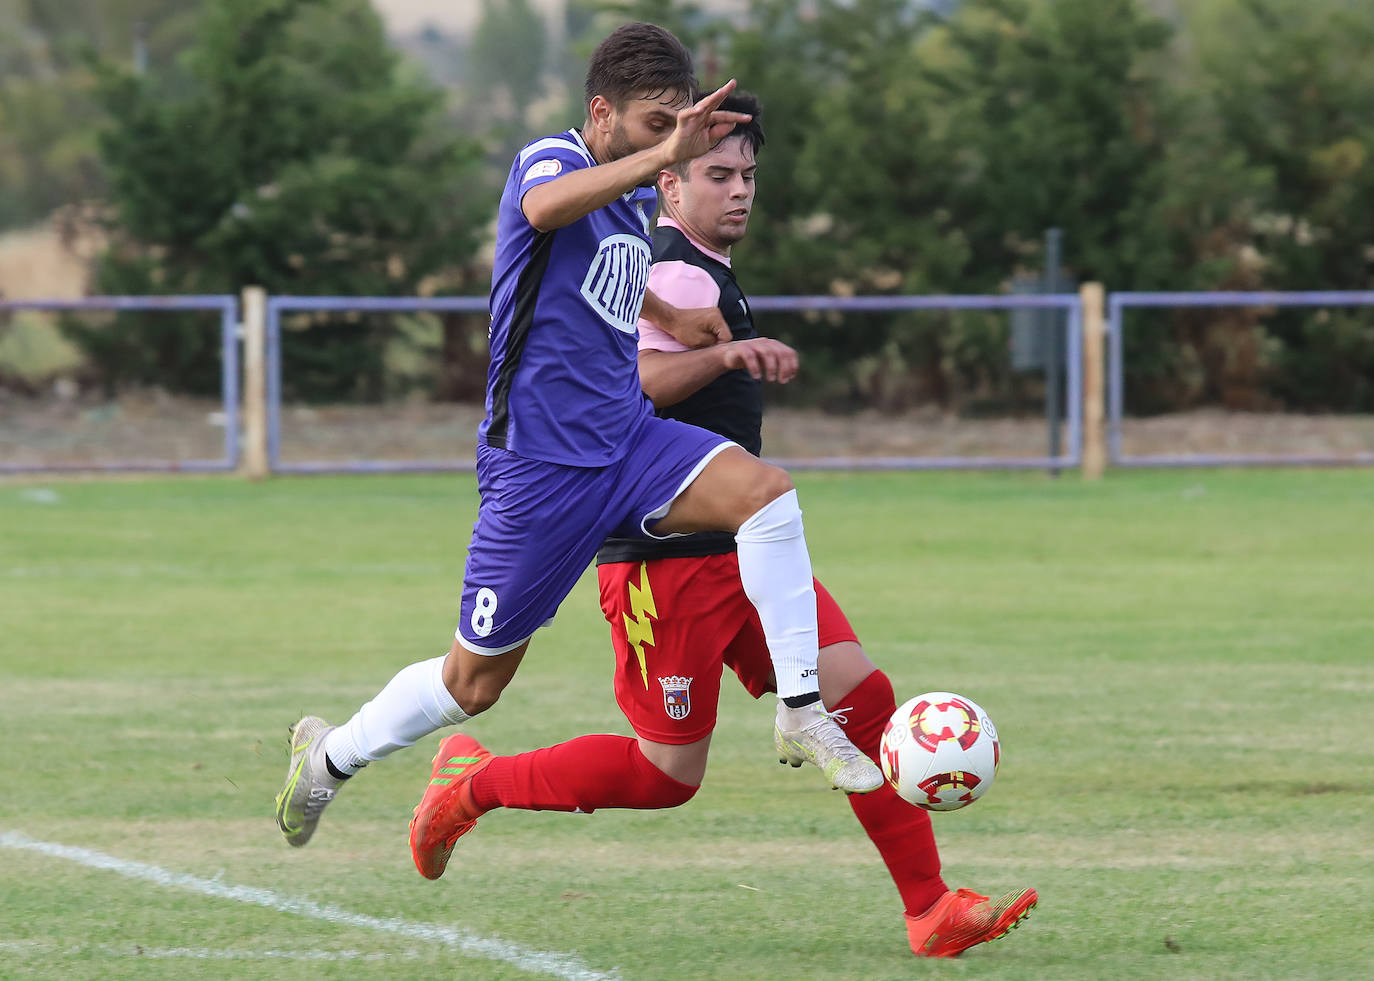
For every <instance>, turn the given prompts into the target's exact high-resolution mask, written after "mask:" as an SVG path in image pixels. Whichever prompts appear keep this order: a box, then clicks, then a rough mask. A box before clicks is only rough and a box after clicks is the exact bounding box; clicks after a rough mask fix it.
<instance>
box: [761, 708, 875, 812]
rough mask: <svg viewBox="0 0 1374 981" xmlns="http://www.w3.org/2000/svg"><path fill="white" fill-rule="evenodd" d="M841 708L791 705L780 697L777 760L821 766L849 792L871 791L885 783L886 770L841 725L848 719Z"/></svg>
mask: <svg viewBox="0 0 1374 981" xmlns="http://www.w3.org/2000/svg"><path fill="white" fill-rule="evenodd" d="M843 711H844V710H843V709H841V710H840V712H827V711H826V709H825V706H824V705H822V704H821V703H820V702H813V703H811V704H810V705H805V706H803V707H801V708H798V709H794V708H788V707H787V704H786V703H785V702H783V701H782V700H781V699H779V700H778V718H777V722H776V723H774V725H773V745H774V746H775V747H776V748H777V750H778V762H779V763H790V764H792V765H793V766H801V765H802V764H803V763H814V764H815V765H816V766H818V767H820V769H821V772H822V773H824V774H825V778H826V779H827V780H829V781H830V786H832V787H834V788H835V789H836V790H843V791H844V792H845V793H847V794H868V793H872V792H873V791H875V790H877V789H878V788H879V787H881V786H882V785H883V772H882V771H881V770H879V769H878V766H877V764H875V763H874V762H873V761H872V760H870V759H869V758H868V757H867V756H865V755H864V754H863V753H861V752H860V751H859V747H857V746H855V745H854V744H853V743H851V742H850V741H849V737H848V736H846V735H845V734H844V730H843V729H841V728H840V723H841V722H845V721H848V720H846V719H845V717H844V716H843V715H842V714H841V712H843Z"/></svg>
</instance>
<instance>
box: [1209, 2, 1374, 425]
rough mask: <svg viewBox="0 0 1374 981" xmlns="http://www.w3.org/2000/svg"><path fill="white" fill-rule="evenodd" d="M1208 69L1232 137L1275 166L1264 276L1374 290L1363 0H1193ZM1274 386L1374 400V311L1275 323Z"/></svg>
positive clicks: (1299, 400) (1360, 405)
mask: <svg viewBox="0 0 1374 981" xmlns="http://www.w3.org/2000/svg"><path fill="white" fill-rule="evenodd" d="M1193 7H1194V9H1193V11H1192V14H1193V16H1192V24H1193V30H1194V35H1195V38H1196V44H1197V51H1198V54H1197V57H1198V60H1199V62H1200V65H1201V72H1200V75H1201V76H1202V77H1203V78H1204V79H1205V80H1206V83H1207V85H1208V92H1209V95H1210V97H1211V99H1212V101H1213V103H1214V105H1215V109H1216V114H1217V118H1218V120H1219V123H1220V127H1219V128H1220V129H1221V131H1222V133H1223V134H1224V136H1225V138H1226V140H1227V141H1228V142H1229V143H1230V144H1231V145H1233V146H1235V147H1236V148H1238V150H1239V151H1240V152H1242V153H1244V154H1245V155H1246V156H1247V157H1249V158H1250V159H1251V160H1253V161H1254V162H1255V163H1256V164H1258V165H1260V166H1262V167H1264V168H1266V169H1267V170H1268V172H1269V173H1270V174H1272V177H1273V180H1272V184H1271V188H1270V190H1271V193H1270V194H1269V195H1268V196H1267V197H1266V199H1265V202H1264V203H1265V209H1264V210H1265V214H1263V215H1262V216H1260V217H1261V220H1258V221H1256V222H1255V224H1254V231H1255V238H1256V242H1257V245H1258V249H1259V252H1260V255H1261V256H1262V257H1263V259H1264V261H1265V270H1264V276H1265V279H1266V281H1267V283H1268V284H1269V285H1271V286H1273V287H1275V288H1279V289H1296V290H1312V289H1370V288H1371V287H1374V222H1371V219H1370V215H1371V214H1374V62H1372V61H1371V59H1370V57H1369V52H1370V50H1371V49H1374V17H1371V15H1370V10H1369V5H1368V4H1367V3H1363V2H1360V0H1222V2H1216V3H1213V4H1210V5H1206V6H1204V5H1201V4H1194V5H1193ZM1268 323H1269V330H1270V331H1271V332H1272V334H1273V337H1274V340H1275V344H1276V347H1277V351H1276V353H1275V355H1274V361H1275V362H1276V365H1277V366H1278V368H1279V369H1280V370H1278V371H1277V372H1276V373H1275V374H1274V376H1273V383H1272V391H1273V393H1274V394H1275V395H1276V396H1277V397H1278V398H1280V399H1282V400H1283V401H1284V402H1286V403H1287V404H1290V405H1293V406H1297V407H1302V408H1308V409H1342V410H1345V411H1350V410H1359V411H1370V410H1374V313H1371V312H1370V311H1368V310H1367V309H1366V310H1359V311H1354V312H1350V313H1340V312H1337V313H1335V314H1334V315H1332V314H1327V313H1325V312H1320V313H1315V314H1314V313H1310V312H1302V311H1285V312H1283V313H1281V314H1277V315H1275V316H1273V317H1272V318H1270V320H1269V322H1268Z"/></svg>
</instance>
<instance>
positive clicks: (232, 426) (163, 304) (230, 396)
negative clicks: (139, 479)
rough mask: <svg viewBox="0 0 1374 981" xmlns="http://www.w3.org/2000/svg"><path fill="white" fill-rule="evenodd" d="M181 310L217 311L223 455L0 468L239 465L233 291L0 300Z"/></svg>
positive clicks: (3, 305) (57, 306)
mask: <svg viewBox="0 0 1374 981" xmlns="http://www.w3.org/2000/svg"><path fill="white" fill-rule="evenodd" d="M8 310H14V311H18V310H38V311H49V312H61V311H106V310H114V311H125V310H152V311H186V310H210V311H214V310H218V311H219V314H220V375H221V378H220V395H221V397H222V399H223V401H224V454H223V456H221V457H219V458H218V459H212V460H170V459H152V460H112V461H107V462H100V461H93V462H85V463H69V464H64V463H42V464H24V463H9V462H5V461H3V460H0V473H51V472H61V471H91V470H99V471H106V472H121V471H176V470H181V471H191V472H198V473H204V472H217V471H227V470H234V469H236V468H237V467H238V465H239V347H238V336H237V334H238V324H239V300H238V297H236V296H229V295H209V296H88V297H83V298H81V299H78V300H5V299H0V311H8Z"/></svg>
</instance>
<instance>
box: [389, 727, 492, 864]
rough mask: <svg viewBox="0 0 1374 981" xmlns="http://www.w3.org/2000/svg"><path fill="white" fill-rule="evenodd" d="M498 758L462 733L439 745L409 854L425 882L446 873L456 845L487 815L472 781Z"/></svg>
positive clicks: (414, 820)
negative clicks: (476, 801)
mask: <svg viewBox="0 0 1374 981" xmlns="http://www.w3.org/2000/svg"><path fill="white" fill-rule="evenodd" d="M495 758H496V757H494V756H492V755H491V753H490V752H488V751H487V749H486V748H485V747H484V746H483V745H482V744H481V743H479V742H478V741H477V740H475V739H473V738H472V737H471V736H466V735H464V734H462V733H461V732H460V733H457V734H456V735H452V736H449V737H448V738H447V739H445V740H444V741H443V742H441V743H440V744H439V752H438V753H437V754H435V757H434V767H433V769H432V770H431V771H430V780H429V786H428V787H426V788H425V795H424V796H423V797H421V798H420V803H419V804H418V805H417V806H416V808H415V816H414V817H413V818H411V819H410V855H411V857H412V858H413V859H415V867H416V868H417V869H419V870H420V874H421V875H422V876H424V877H425V878H426V879H437V878H439V876H441V875H443V874H444V868H445V867H446V866H447V865H448V857H449V855H450V854H452V852H453V846H454V844H455V843H456V842H457V841H458V839H459V838H461V837H463V835H465V834H467V833H468V832H469V831H471V830H472V829H473V828H474V827H476V826H477V819H478V818H479V817H481V816H482V814H484V813H485V812H484V811H482V810H481V809H480V808H478V807H477V805H476V804H474V803H473V800H472V778H473V777H474V776H476V775H477V774H478V773H481V772H482V771H483V770H484V769H486V767H487V764H488V763H490V762H491V761H492V760H494V759H495Z"/></svg>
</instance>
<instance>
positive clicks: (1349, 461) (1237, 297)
mask: <svg viewBox="0 0 1374 981" xmlns="http://www.w3.org/2000/svg"><path fill="white" fill-rule="evenodd" d="M1245 306H1248V307H1337V306H1342V307H1356V306H1374V291H1347V292H1341V291H1331V292H1320V291H1313V292H1293V293H1263V292H1251V293H1246V292H1230V293H1226V292H1219V293H1112V294H1111V296H1110V298H1109V299H1108V301H1107V362H1108V369H1107V449H1108V459H1109V460H1110V462H1111V463H1112V465H1113V466H1118V467H1216V466H1342V465H1345V466H1349V465H1372V464H1374V453H1347V454H1341V455H1336V454H1324V453H1186V454H1181V453H1151V454H1129V453H1126V452H1125V451H1124V450H1123V449H1122V440H1121V423H1122V417H1123V415H1124V403H1125V398H1126V396H1125V392H1126V380H1125V365H1124V361H1125V358H1124V355H1123V351H1122V348H1123V341H1122V333H1123V329H1124V328H1123V322H1124V319H1125V311H1126V310H1127V309H1129V308H1131V307H1245Z"/></svg>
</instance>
